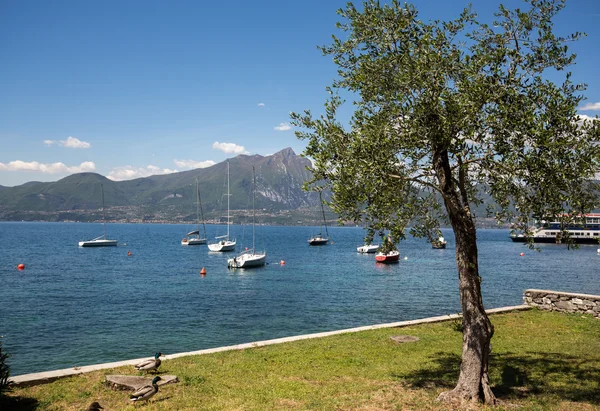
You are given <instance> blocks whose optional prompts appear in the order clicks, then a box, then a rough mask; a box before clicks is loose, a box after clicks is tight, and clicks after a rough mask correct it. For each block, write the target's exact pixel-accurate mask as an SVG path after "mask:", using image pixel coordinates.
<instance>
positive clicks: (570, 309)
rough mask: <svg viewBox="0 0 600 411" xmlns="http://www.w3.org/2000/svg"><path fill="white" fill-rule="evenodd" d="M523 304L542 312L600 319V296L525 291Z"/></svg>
mask: <svg viewBox="0 0 600 411" xmlns="http://www.w3.org/2000/svg"><path fill="white" fill-rule="evenodd" d="M523 302H524V303H525V304H527V305H530V306H532V307H538V308H540V309H542V310H549V311H562V312H567V313H580V314H589V315H593V316H594V317H597V318H600V295H590V294H576V293H564V292H561V291H549V290H525V292H524V293H523Z"/></svg>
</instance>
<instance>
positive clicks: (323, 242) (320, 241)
mask: <svg viewBox="0 0 600 411" xmlns="http://www.w3.org/2000/svg"><path fill="white" fill-rule="evenodd" d="M328 242H329V238H323V237H313V238H309V239H308V245H326V244H327V243H328Z"/></svg>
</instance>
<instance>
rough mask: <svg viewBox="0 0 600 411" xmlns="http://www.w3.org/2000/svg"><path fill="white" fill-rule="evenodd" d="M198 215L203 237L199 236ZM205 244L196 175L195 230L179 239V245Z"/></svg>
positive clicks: (202, 214)
mask: <svg viewBox="0 0 600 411" xmlns="http://www.w3.org/2000/svg"><path fill="white" fill-rule="evenodd" d="M200 216H202V227H203V228H204V237H200ZM201 244H206V225H205V224H204V213H203V212H202V201H201V200H200V189H199V188H198V177H196V230H194V231H190V232H189V233H187V234H186V236H185V237H184V238H183V239H182V240H181V245H201Z"/></svg>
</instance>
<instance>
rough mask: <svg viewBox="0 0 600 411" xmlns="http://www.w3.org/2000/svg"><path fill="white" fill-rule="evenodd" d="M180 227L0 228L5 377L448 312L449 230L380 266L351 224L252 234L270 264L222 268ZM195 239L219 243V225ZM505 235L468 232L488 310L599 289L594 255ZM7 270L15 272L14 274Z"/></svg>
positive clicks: (413, 243) (241, 240) (238, 232)
mask: <svg viewBox="0 0 600 411" xmlns="http://www.w3.org/2000/svg"><path fill="white" fill-rule="evenodd" d="M190 229H192V227H191V226H189V225H151V224H109V225H108V226H107V230H108V238H111V239H117V240H119V247H107V248H79V247H78V246H77V242H78V241H79V240H83V239H90V238H93V237H96V236H98V235H100V234H102V225H101V224H87V223H20V222H19V223H17V222H14V223H13V222H4V223H0V244H1V247H0V287H1V290H2V291H1V293H0V335H4V338H3V344H4V349H5V350H6V352H8V353H10V354H11V356H12V357H11V358H10V360H9V361H10V362H9V364H10V365H11V374H12V375H19V374H25V373H30V372H39V371H47V370H53V369H59V368H68V367H74V366H82V365H89V364H95V363H102V362H109V361H118V360H125V359H131V358H139V357H147V356H152V354H153V353H154V352H156V351H162V352H163V353H167V354H169V353H177V352H182V351H191V350H199V349H204V348H212V347H219V346H224V345H231V344H239V343H245V342H252V341H258V340H265V339H271V338H278V337H284V336H292V335H298V334H306V333H313V332H320V331H330V330H337V329H343V328H350V327H356V326H363V325H371V324H379V323H387V322H394V321H401V320H408V319H416V318H422V317H428V316H434V315H442V314H452V313H456V312H458V311H459V310H460V304H459V296H458V280H457V272H456V263H455V255H454V253H455V246H454V237H453V236H452V233H451V231H449V230H445V231H444V236H445V237H446V239H447V240H448V248H447V249H446V250H434V249H432V248H431V246H430V245H429V244H428V243H426V242H425V241H424V240H420V239H412V238H410V239H409V240H407V241H405V242H403V243H402V244H401V245H400V255H401V258H402V259H403V258H404V257H407V259H406V260H404V259H403V260H401V261H400V263H399V264H396V265H379V264H376V263H375V261H374V256H373V255H372V254H371V255H361V254H358V253H356V246H357V245H358V244H361V243H362V237H363V230H362V229H360V228H347V227H333V228H330V230H329V232H330V238H331V239H332V241H333V244H330V245H328V246H323V247H309V246H308V244H307V241H306V240H307V239H308V238H309V237H310V236H311V235H312V234H315V233H316V232H318V228H314V227H275V226H266V227H257V245H258V246H259V248H262V246H263V244H264V247H265V248H266V250H267V261H268V263H269V264H268V265H266V266H265V267H263V268H257V269H251V270H228V269H227V259H228V258H231V257H232V256H234V255H235V254H234V253H210V252H209V251H208V249H207V247H206V246H196V247H183V246H181V245H180V240H181V238H182V236H183V235H184V234H185V233H186V232H187V231H189V230H190ZM207 231H208V235H209V237H211V236H214V235H220V234H223V231H224V227H222V226H221V227H217V226H208V227H207ZM232 233H233V235H234V236H235V237H237V240H238V250H241V249H242V248H243V247H247V246H251V242H252V238H251V235H252V232H251V227H240V226H233V227H232ZM508 234H509V232H508V230H479V231H478V247H479V258H480V260H479V261H480V271H481V276H482V277H483V284H482V287H483V299H484V304H485V306H486V307H487V308H494V307H502V306H507V305H516V304H521V301H522V294H523V290H525V289H527V288H543V289H552V290H561V291H572V292H583V293H588V294H600V270H599V269H598V267H599V266H600V256H598V255H597V253H596V249H597V248H598V246H581V248H580V249H579V250H575V251H573V250H567V248H566V247H565V246H564V245H563V246H557V245H554V244H545V245H540V247H541V249H542V252H536V251H533V250H529V249H527V248H526V247H525V246H524V245H523V244H517V243H512V242H511V241H510V239H509V237H508ZM123 244H126V245H123ZM128 251H131V253H132V255H131V256H129V257H128V255H127V252H128ZM521 252H524V253H525V256H523V257H521V256H519V254H520V253H521ZM281 260H284V261H285V265H280V261H281ZM20 263H23V264H25V266H26V269H25V270H23V271H18V270H17V269H16V266H17V264H20ZM202 267H205V268H206V271H207V275H206V276H205V277H201V276H200V275H199V272H200V270H201V269H202Z"/></svg>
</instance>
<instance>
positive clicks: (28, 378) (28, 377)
mask: <svg viewBox="0 0 600 411" xmlns="http://www.w3.org/2000/svg"><path fill="white" fill-rule="evenodd" d="M529 309H531V307H530V306H528V305H515V306H512V307H502V308H493V309H490V310H486V312H487V313H488V314H497V313H505V312H509V311H522V310H529ZM457 318H461V315H460V314H450V315H441V316H438V317H429V318H422V319H419V320H409V321H400V322H395V323H388V324H376V325H367V326H364V327H356V328H347V329H345V330H337V331H327V332H322V333H314V334H305V335H297V336H293V337H283V338H276V339H273V340H265V341H257V342H251V343H245V344H237V345H229V346H226V347H218V348H209V349H206V350H199V351H189V352H182V353H177V354H170V355H165V356H164V358H165V359H166V360H169V359H173V358H179V357H186V356H189V355H203V354H213V353H216V352H222V351H232V350H245V349H247V348H254V347H264V346H266V345H273V344H282V343H287V342H293V341H300V340H307V339H310V338H322V337H329V336H331V335H337V334H345V333H354V332H359V331H367V330H377V329H380V328H399V327H408V326H410V325H418V324H428V323H436V322H442V321H449V320H454V319H457ZM147 359H148V357H146V358H137V359H135V360H126V361H117V362H109V363H104V364H94V365H86V366H83V367H75V368H65V369H62V370H55V371H45V372H37V373H33V374H23V375H17V376H14V377H11V378H10V381H11V383H12V384H14V385H17V386H30V385H38V384H45V383H48V382H51V381H54V380H56V379H58V378H62V377H69V376H73V375H78V374H83V373H88V372H92V371H98V370H105V369H109V368H117V367H122V366H124V365H135V364H137V363H139V362H141V361H143V360H147Z"/></svg>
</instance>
